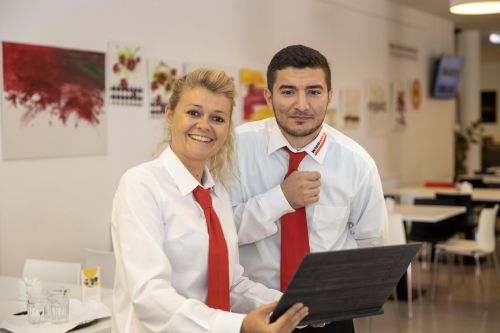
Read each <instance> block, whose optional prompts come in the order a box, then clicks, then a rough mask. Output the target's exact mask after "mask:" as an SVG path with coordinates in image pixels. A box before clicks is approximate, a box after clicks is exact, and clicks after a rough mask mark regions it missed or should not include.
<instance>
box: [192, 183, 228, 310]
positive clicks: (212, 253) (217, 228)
mask: <svg viewBox="0 0 500 333" xmlns="http://www.w3.org/2000/svg"><path fill="white" fill-rule="evenodd" d="M193 195H194V198H195V199H196V201H198V203H199V204H200V206H201V207H202V208H203V213H205V220H206V221H207V228H208V237H209V238H208V239H209V241H208V294H207V305H208V306H209V307H211V308H214V309H220V310H225V311H229V310H230V302H229V260H228V254H227V244H226V239H225V238H224V232H223V231H222V227H221V225H220V221H219V218H218V217H217V213H216V212H215V210H214V208H213V207H212V197H211V196H210V190H209V189H208V190H206V189H204V188H203V187H201V186H198V187H196V188H195V189H194V190H193Z"/></svg>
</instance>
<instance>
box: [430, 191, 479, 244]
mask: <svg viewBox="0 0 500 333" xmlns="http://www.w3.org/2000/svg"><path fill="white" fill-rule="evenodd" d="M436 199H439V200H443V201H447V202H448V203H447V204H448V205H450V206H464V207H465V209H466V210H465V213H463V214H460V215H458V216H456V217H455V220H456V221H457V231H458V232H463V233H465V235H466V238H468V239H472V238H474V228H475V226H476V223H475V219H476V215H475V213H474V202H473V201H472V196H471V195H470V194H456V193H455V194H453V193H436Z"/></svg>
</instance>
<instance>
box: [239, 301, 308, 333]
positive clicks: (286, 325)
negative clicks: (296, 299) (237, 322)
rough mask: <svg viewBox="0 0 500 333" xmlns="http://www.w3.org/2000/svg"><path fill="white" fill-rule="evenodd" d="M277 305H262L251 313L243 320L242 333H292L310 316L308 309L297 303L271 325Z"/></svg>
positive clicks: (275, 303)
mask: <svg viewBox="0 0 500 333" xmlns="http://www.w3.org/2000/svg"><path fill="white" fill-rule="evenodd" d="M277 304H278V302H274V303H271V304H265V305H261V306H259V307H258V308H257V309H255V310H253V311H252V312H250V313H249V314H248V315H247V316H246V317H245V319H243V324H242V325H241V331H240V333H290V332H292V331H293V330H294V329H295V327H296V326H297V325H298V324H299V323H300V321H301V320H302V319H303V318H304V317H305V316H307V315H308V314H309V308H308V307H306V306H304V304H302V303H297V304H294V305H293V306H292V307H290V309H288V310H287V311H286V312H285V313H284V314H283V315H281V317H279V318H278V320H276V321H275V322H274V323H272V324H270V323H269V317H270V315H271V312H273V310H274V308H275V307H276V305H277Z"/></svg>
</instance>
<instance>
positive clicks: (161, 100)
mask: <svg viewBox="0 0 500 333" xmlns="http://www.w3.org/2000/svg"><path fill="white" fill-rule="evenodd" d="M182 75H183V68H182V63H180V62H177V61H168V60H159V59H148V91H149V99H148V100H149V114H150V115H151V117H152V118H161V119H163V115H164V112H165V106H166V105H167V104H168V101H169V99H170V95H172V90H173V87H174V83H175V81H176V80H177V79H178V78H179V77H181V76H182Z"/></svg>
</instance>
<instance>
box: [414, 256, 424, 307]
mask: <svg viewBox="0 0 500 333" xmlns="http://www.w3.org/2000/svg"><path fill="white" fill-rule="evenodd" d="M414 267H415V279H416V280H417V295H418V300H419V302H420V303H422V274H421V273H422V272H421V271H420V266H419V265H416V266H414Z"/></svg>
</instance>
